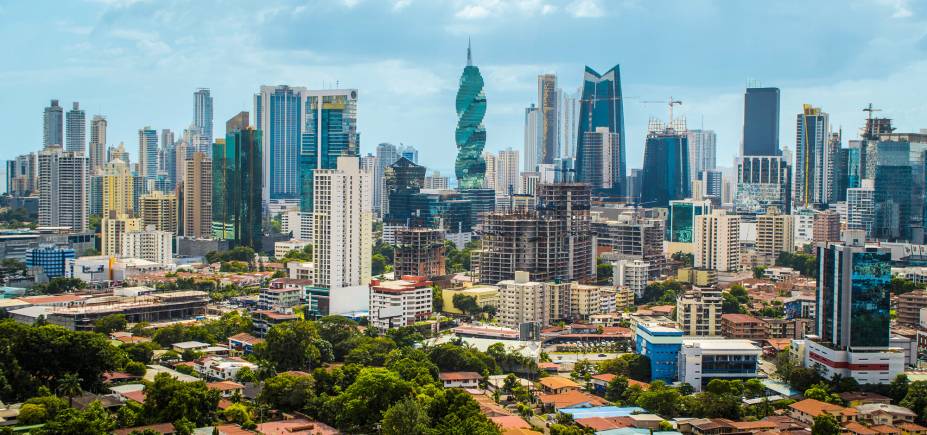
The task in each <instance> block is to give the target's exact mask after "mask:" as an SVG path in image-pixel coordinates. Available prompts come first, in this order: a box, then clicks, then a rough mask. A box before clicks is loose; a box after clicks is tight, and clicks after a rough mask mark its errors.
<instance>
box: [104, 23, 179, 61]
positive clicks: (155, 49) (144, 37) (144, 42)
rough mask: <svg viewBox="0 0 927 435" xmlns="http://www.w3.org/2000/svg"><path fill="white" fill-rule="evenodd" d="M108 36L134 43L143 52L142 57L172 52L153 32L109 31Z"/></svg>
mask: <svg viewBox="0 0 927 435" xmlns="http://www.w3.org/2000/svg"><path fill="white" fill-rule="evenodd" d="M110 36H112V37H114V38H120V39H125V40H128V41H132V42H134V43H135V46H136V47H137V48H138V49H139V50H142V51H143V53H141V54H142V55H150V56H163V55H166V54H168V53H170V52H171V51H172V50H171V47H170V45H168V44H167V43H166V42H164V41H162V40H161V38H160V36H159V35H158V34H157V33H154V32H143V31H140V30H130V29H114V30H111V31H110Z"/></svg>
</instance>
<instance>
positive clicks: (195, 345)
mask: <svg viewBox="0 0 927 435" xmlns="http://www.w3.org/2000/svg"><path fill="white" fill-rule="evenodd" d="M208 347H209V343H203V342H201V341H182V342H180V343H174V344H172V345H171V349H172V350H173V351H174V352H177V353H183V352H184V351H188V350H189V351H193V352H202V351H204V350H206V348H208Z"/></svg>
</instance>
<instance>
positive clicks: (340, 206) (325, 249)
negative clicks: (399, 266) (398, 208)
mask: <svg viewBox="0 0 927 435" xmlns="http://www.w3.org/2000/svg"><path fill="white" fill-rule="evenodd" d="M337 166H338V168H337V169H319V170H316V171H315V174H314V177H313V178H314V180H313V181H314V185H315V186H314V189H313V193H312V194H313V206H314V208H315V211H314V213H313V231H312V233H313V234H312V242H313V243H312V244H313V257H314V258H313V261H314V262H315V286H317V287H322V288H329V289H332V290H335V289H338V288H344V287H352V286H358V285H367V284H368V283H369V282H370V257H371V255H372V252H371V251H372V246H373V241H372V208H371V183H370V175H369V174H368V173H367V172H365V171H362V170H361V169H360V159H359V158H357V157H353V156H343V157H338V163H337Z"/></svg>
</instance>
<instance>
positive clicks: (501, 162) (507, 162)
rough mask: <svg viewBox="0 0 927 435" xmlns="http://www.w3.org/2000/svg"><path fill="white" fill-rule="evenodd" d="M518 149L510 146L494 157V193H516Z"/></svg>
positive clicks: (517, 185)
mask: <svg viewBox="0 0 927 435" xmlns="http://www.w3.org/2000/svg"><path fill="white" fill-rule="evenodd" d="M519 184H521V183H520V182H519V179H518V151H517V150H513V149H511V148H508V149H504V150H502V151H499V156H498V158H497V159H496V194H497V195H509V194H514V193H518V188H519Z"/></svg>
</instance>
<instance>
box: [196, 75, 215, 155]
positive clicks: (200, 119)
mask: <svg viewBox="0 0 927 435" xmlns="http://www.w3.org/2000/svg"><path fill="white" fill-rule="evenodd" d="M193 126H194V127H196V128H197V129H199V131H200V132H201V133H202V134H203V136H206V138H207V140H208V142H209V143H212V140H213V135H212V95H210V94H209V89H207V88H200V89H197V90H196V92H194V93H193Z"/></svg>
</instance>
